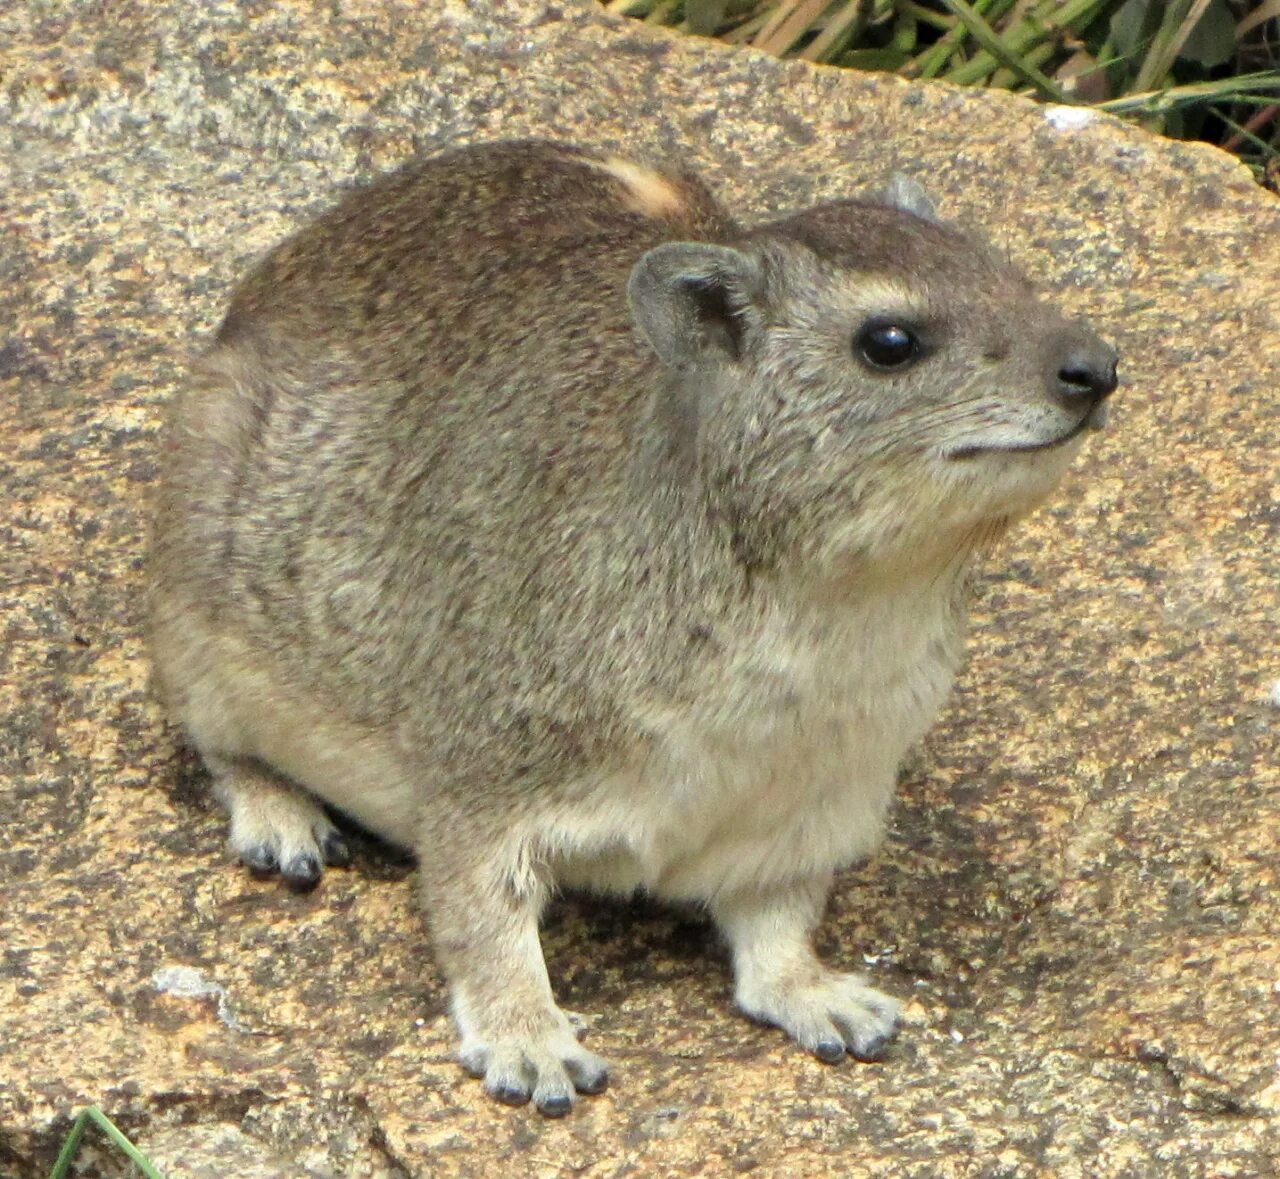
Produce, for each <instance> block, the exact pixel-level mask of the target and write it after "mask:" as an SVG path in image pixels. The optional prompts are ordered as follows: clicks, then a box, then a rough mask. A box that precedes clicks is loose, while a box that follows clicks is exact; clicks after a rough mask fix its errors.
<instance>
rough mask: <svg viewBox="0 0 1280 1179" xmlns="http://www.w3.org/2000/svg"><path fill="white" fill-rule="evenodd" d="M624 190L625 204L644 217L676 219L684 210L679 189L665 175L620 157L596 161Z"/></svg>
mask: <svg viewBox="0 0 1280 1179" xmlns="http://www.w3.org/2000/svg"><path fill="white" fill-rule="evenodd" d="M596 167H598V168H599V169H600V170H601V171H604V172H608V173H609V175H610V176H612V177H614V178H615V179H616V180H617V181H619V183H621V184H622V186H623V188H625V189H626V196H627V205H628V206H629V207H630V208H631V209H632V210H634V211H635V212H637V213H640V214H642V215H643V216H645V217H666V218H672V219H674V218H677V217H679V216H680V215H681V214H683V213H684V212H686V209H687V206H686V205H685V201H684V197H683V196H682V195H681V193H680V190H679V189H678V188H677V187H676V186H675V185H674V184H672V183H671V181H670V180H668V179H667V178H666V177H665V176H663V175H661V174H660V173H658V172H655V171H654V170H653V169H652V168H646V167H645V166H644V165H643V164H637V163H635V162H634V161H632V160H624V159H623V158H622V157H621V156H609V157H608V158H607V159H603V160H599V161H597V162H596Z"/></svg>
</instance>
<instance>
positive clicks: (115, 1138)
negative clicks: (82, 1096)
mask: <svg viewBox="0 0 1280 1179" xmlns="http://www.w3.org/2000/svg"><path fill="white" fill-rule="evenodd" d="M91 1125H92V1126H96V1127H97V1128H98V1129H99V1130H101V1131H102V1133H103V1134H105V1135H106V1137H107V1138H108V1140H110V1141H111V1142H112V1143H113V1144H114V1145H115V1146H116V1148H117V1149H118V1150H119V1151H120V1152H121V1153H122V1154H123V1155H124V1156H125V1158H127V1159H128V1160H129V1161H130V1162H131V1163H133V1165H134V1166H135V1167H136V1168H137V1170H138V1172H139V1173H140V1174H141V1175H142V1176H143V1177H144V1179H164V1176H163V1175H162V1174H161V1173H160V1172H159V1171H158V1170H156V1168H155V1166H154V1164H153V1163H152V1162H151V1161H150V1160H149V1159H148V1158H147V1157H146V1156H145V1155H144V1154H143V1153H142V1152H141V1151H140V1150H139V1149H138V1148H137V1147H136V1146H134V1145H133V1143H132V1142H130V1141H129V1139H127V1138H126V1137H125V1136H124V1134H123V1133H121V1131H120V1128H119V1127H118V1126H117V1125H116V1124H115V1123H114V1122H113V1121H112V1120H111V1119H110V1118H108V1117H107V1115H106V1114H104V1113H103V1112H102V1110H100V1109H99V1108H98V1107H97V1106H96V1105H88V1106H85V1108H84V1109H82V1110H81V1111H80V1113H79V1114H78V1115H77V1116H76V1120H75V1121H74V1122H73V1123H72V1126H71V1131H70V1133H68V1134H67V1137H66V1140H65V1141H64V1142H63V1144H62V1149H61V1150H60V1151H59V1152H58V1160H57V1162H55V1163H54V1164H53V1171H52V1172H51V1173H50V1176H49V1179H66V1177H67V1176H68V1175H70V1174H71V1164H72V1163H73V1162H74V1161H75V1157H76V1152H77V1151H78V1150H79V1149H80V1142H81V1140H82V1139H83V1138H84V1134H85V1131H86V1130H87V1129H88V1128H89V1127H90V1126H91Z"/></svg>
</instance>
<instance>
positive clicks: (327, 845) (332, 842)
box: [320, 831, 351, 868]
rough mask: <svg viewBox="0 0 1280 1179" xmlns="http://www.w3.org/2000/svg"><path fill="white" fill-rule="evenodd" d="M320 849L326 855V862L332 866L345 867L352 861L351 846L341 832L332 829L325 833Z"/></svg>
mask: <svg viewBox="0 0 1280 1179" xmlns="http://www.w3.org/2000/svg"><path fill="white" fill-rule="evenodd" d="M320 850H321V852H322V853H323V855H324V862H325V863H326V864H328V865H329V866H330V867H333V868H345V867H346V866H347V865H348V864H350V863H351V848H350V846H349V845H348V843H347V841H346V840H345V839H344V838H343V837H342V834H341V832H338V831H330V832H329V833H328V834H327V835H325V837H324V841H323V843H321V845H320Z"/></svg>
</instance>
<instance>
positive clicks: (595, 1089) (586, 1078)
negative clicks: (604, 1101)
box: [564, 1057, 609, 1095]
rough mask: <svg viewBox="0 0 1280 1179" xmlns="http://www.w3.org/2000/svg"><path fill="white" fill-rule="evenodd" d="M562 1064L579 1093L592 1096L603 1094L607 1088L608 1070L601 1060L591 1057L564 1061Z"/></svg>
mask: <svg viewBox="0 0 1280 1179" xmlns="http://www.w3.org/2000/svg"><path fill="white" fill-rule="evenodd" d="M564 1064H565V1069H566V1071H567V1072H568V1074H569V1079H570V1080H572V1081H573V1087H574V1088H575V1089H577V1091H578V1092H579V1093H587V1094H591V1095H594V1094H596V1093H603V1092H604V1091H605V1090H606V1089H607V1088H608V1087H609V1069H608V1067H607V1066H606V1065H605V1063H604V1061H603V1060H600V1059H599V1058H597V1057H591V1058H589V1059H572V1060H566V1061H565V1062H564Z"/></svg>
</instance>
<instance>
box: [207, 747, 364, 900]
mask: <svg viewBox="0 0 1280 1179" xmlns="http://www.w3.org/2000/svg"><path fill="white" fill-rule="evenodd" d="M204 761H205V765H206V766H208V768H209V772H210V773H211V774H212V775H213V792H214V795H215V796H216V797H217V799H218V801H219V802H221V803H222V805H223V806H224V807H226V808H227V812H228V814H229V815H230V816H231V835H230V844H231V848H232V850H233V851H234V852H235V853H236V854H237V855H238V856H239V857H240V858H241V859H242V860H243V861H244V862H245V863H246V864H247V865H248V866H249V867H250V868H251V869H253V871H255V872H263V873H271V872H279V873H280V875H281V876H282V877H283V878H284V881H285V883H286V884H288V885H290V886H291V887H293V888H310V887H311V886H312V885H314V884H315V883H316V882H317V881H318V880H319V879H320V873H321V872H322V871H323V867H324V865H325V864H329V865H338V866H341V865H344V864H348V863H350V861H351V852H350V850H349V849H348V848H347V844H346V841H345V840H344V839H343V838H342V835H341V834H340V833H339V831H338V829H337V828H336V827H335V826H334V825H333V824H332V823H331V822H330V821H329V818H328V816H327V815H326V814H325V813H324V811H323V810H322V809H321V807H320V805H319V804H318V803H317V802H316V801H315V799H314V798H312V797H311V796H310V795H309V794H307V792H306V791H305V790H302V789H301V788H300V787H298V786H295V785H294V784H293V783H292V782H289V781H287V780H286V779H284V778H282V777H280V775H278V774H276V773H275V772H274V771H272V770H270V769H268V768H267V767H266V766H265V765H263V764H262V763H261V762H258V761H254V760H253V759H251V758H229V757H220V756H210V755H209V754H205V755H204Z"/></svg>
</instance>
